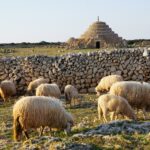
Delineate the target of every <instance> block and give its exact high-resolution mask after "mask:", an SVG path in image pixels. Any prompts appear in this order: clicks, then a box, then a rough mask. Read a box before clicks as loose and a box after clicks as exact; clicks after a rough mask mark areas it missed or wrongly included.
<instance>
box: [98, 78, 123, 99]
mask: <svg viewBox="0 0 150 150" xmlns="http://www.w3.org/2000/svg"><path fill="white" fill-rule="evenodd" d="M119 81H123V78H122V76H120V75H109V76H106V77H103V78H102V79H101V80H100V82H99V83H98V85H97V86H96V88H95V91H96V93H97V95H98V96H99V95H100V94H101V92H108V91H109V89H110V87H111V86H112V84H114V83H116V82H119Z"/></svg>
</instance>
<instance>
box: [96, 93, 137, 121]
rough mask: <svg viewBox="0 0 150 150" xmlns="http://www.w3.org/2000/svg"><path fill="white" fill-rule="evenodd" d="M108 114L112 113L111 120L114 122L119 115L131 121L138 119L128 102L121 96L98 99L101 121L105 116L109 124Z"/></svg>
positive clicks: (107, 96)
mask: <svg viewBox="0 0 150 150" xmlns="http://www.w3.org/2000/svg"><path fill="white" fill-rule="evenodd" d="M108 112H112V116H111V120H113V118H114V116H116V115H118V114H121V115H123V116H126V117H128V118H130V119H134V120H135V119H136V116H135V113H134V111H133V109H132V108H131V106H130V104H129V103H128V101H127V100H126V99H125V98H123V97H120V96H116V95H111V94H105V95H102V96H100V97H99V98H98V117H99V120H100V119H101V118H102V115H103V118H104V121H105V122H108V120H107V118H106V116H107V113H108ZM116 117H117V116H116Z"/></svg>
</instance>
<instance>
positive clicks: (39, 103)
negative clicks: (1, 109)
mask: <svg viewBox="0 0 150 150" xmlns="http://www.w3.org/2000/svg"><path fill="white" fill-rule="evenodd" d="M73 123H74V121H73V117H72V115H71V114H70V113H68V112H67V111H66V110H65V109H64V107H63V106H62V105H61V103H60V101H59V100H58V99H55V98H52V97H44V96H27V97H23V98H21V99H20V100H18V101H17V102H16V104H15V105H14V107H13V131H14V140H16V141H18V140H21V137H22V132H24V134H25V137H26V138H27V139H29V136H28V133H27V131H28V130H29V129H31V128H39V127H45V126H49V127H50V128H56V129H58V130H65V131H66V133H70V131H71V127H72V126H73ZM41 132H42V131H41ZM41 134H42V133H41Z"/></svg>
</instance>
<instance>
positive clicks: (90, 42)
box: [67, 19, 126, 49]
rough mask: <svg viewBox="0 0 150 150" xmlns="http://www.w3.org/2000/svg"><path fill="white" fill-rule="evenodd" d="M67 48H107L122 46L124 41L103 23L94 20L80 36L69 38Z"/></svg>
mask: <svg viewBox="0 0 150 150" xmlns="http://www.w3.org/2000/svg"><path fill="white" fill-rule="evenodd" d="M67 43H68V46H69V48H74V49H76V48H107V47H122V46H125V44H126V42H125V40H123V39H122V38H121V37H119V36H118V34H116V33H114V32H113V31H112V29H111V28H110V27H109V26H108V25H107V24H106V23H105V22H101V21H99V19H98V21H96V22H94V23H93V24H92V25H90V26H89V28H88V30H87V31H86V32H85V33H84V34H83V35H81V37H80V38H78V39H75V38H70V39H69V40H68V41H67Z"/></svg>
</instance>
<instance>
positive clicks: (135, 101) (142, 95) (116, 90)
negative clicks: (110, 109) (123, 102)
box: [110, 81, 150, 118]
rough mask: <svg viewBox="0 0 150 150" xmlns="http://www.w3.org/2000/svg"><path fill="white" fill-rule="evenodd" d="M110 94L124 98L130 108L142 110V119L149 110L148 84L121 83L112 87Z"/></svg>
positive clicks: (149, 94) (149, 87) (149, 91)
mask: <svg viewBox="0 0 150 150" xmlns="http://www.w3.org/2000/svg"><path fill="white" fill-rule="evenodd" d="M110 94H113V95H117V96H122V97H124V98H126V99H127V100H128V102H129V104H130V105H131V106H132V107H135V108H137V109H142V110H143V113H144V118H146V117H147V116H146V115H147V114H146V111H147V110H150V100H149V99H150V84H148V83H144V84H142V83H140V82H136V81H122V82H118V83H115V84H113V85H112V87H111V88H110Z"/></svg>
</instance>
